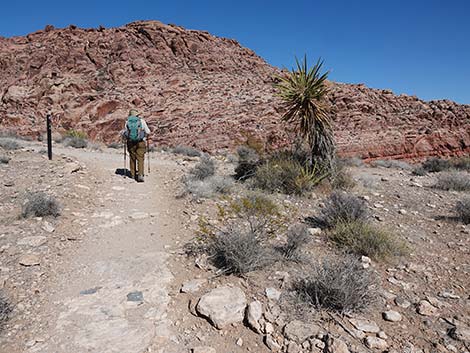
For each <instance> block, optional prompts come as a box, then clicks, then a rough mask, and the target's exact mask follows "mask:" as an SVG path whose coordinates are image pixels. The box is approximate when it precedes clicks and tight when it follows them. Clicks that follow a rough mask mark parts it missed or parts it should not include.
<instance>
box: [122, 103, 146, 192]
mask: <svg viewBox="0 0 470 353" xmlns="http://www.w3.org/2000/svg"><path fill="white" fill-rule="evenodd" d="M149 134H150V129H149V128H148V126H147V123H146V122H145V120H144V119H142V118H141V117H139V113H138V112H137V110H135V109H131V110H130V111H129V116H128V118H127V121H126V125H125V127H124V130H123V131H122V136H123V137H124V138H125V139H126V141H127V151H128V152H129V159H130V170H131V178H133V179H135V180H136V181H137V182H139V183H142V182H143V181H144V160H145V149H146V145H145V141H146V139H147V138H148V135H149ZM136 162H137V170H136ZM136 171H137V173H136Z"/></svg>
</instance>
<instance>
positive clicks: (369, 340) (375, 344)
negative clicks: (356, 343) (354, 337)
mask: <svg viewBox="0 0 470 353" xmlns="http://www.w3.org/2000/svg"><path fill="white" fill-rule="evenodd" d="M364 342H365V345H366V347H367V348H370V349H385V348H387V347H388V344H387V341H385V340H383V339H382V338H379V337H372V336H367V337H366V338H365V340H364Z"/></svg>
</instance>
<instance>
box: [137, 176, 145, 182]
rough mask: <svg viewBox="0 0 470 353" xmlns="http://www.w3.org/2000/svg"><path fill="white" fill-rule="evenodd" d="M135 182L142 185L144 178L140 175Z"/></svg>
mask: <svg viewBox="0 0 470 353" xmlns="http://www.w3.org/2000/svg"><path fill="white" fill-rule="evenodd" d="M136 180H137V182H139V183H143V182H144V177H143V176H142V175H138V176H137V179H136Z"/></svg>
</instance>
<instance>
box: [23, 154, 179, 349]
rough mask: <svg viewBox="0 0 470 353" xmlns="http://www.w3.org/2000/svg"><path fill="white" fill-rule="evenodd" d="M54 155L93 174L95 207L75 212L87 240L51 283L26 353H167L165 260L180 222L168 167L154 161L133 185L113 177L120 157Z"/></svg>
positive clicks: (167, 274)
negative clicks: (42, 326)
mask: <svg viewBox="0 0 470 353" xmlns="http://www.w3.org/2000/svg"><path fill="white" fill-rule="evenodd" d="M60 152H61V153H65V154H67V155H70V156H72V157H74V158H77V159H78V160H79V162H80V163H84V164H85V165H86V166H87V168H88V170H89V172H90V173H93V174H94V175H95V176H96V177H97V179H98V185H97V188H96V189H97V190H96V198H95V200H94V201H95V202H96V203H97V205H98V207H96V208H95V209H90V210H83V213H80V214H77V215H76V216H77V217H78V218H81V219H85V220H87V222H88V223H87V224H86V228H87V236H86V237H85V239H84V240H83V242H81V243H80V245H79V248H78V249H77V251H76V254H75V255H74V256H71V257H70V258H69V259H68V261H66V263H65V266H63V268H62V269H61V270H60V271H59V274H58V275H57V276H56V278H55V283H54V281H52V283H53V286H52V288H51V289H50V291H51V292H50V300H49V302H48V304H47V305H46V306H45V307H44V308H43V310H42V312H43V313H42V314H43V315H44V316H47V317H48V320H47V321H48V325H47V326H48V327H47V329H46V330H45V332H44V337H43V342H37V343H35V344H34V345H33V346H32V347H30V348H29V349H28V350H27V352H28V353H32V352H41V353H63V352H74V353H81V352H96V353H98V352H99V353H108V352H109V353H111V352H116V353H117V352H119V353H124V352H126V353H134V352H135V353H140V352H166V353H167V352H172V351H173V349H176V348H175V347H174V348H172V347H171V346H172V345H174V343H173V342H172V341H171V338H172V332H171V330H170V322H169V319H168V317H167V315H168V314H167V307H168V303H169V301H170V297H169V295H168V288H169V285H170V283H171V281H172V279H173V276H172V273H171V272H170V271H169V268H168V264H167V261H168V257H169V253H168V251H169V250H168V249H169V248H171V247H172V245H171V244H172V243H173V242H174V234H175V233H176V229H178V226H179V223H178V222H179V221H178V219H177V218H176V217H174V215H173V214H171V213H170V212H169V210H170V205H171V203H172V202H174V198H173V197H171V195H170V194H169V193H168V192H166V191H165V182H166V181H165V180H167V179H168V174H169V173H170V174H171V169H172V168H174V165H172V162H171V161H163V160H154V161H152V163H153V165H152V167H153V172H152V173H151V174H150V175H148V176H147V177H146V182H145V183H136V182H135V181H133V180H131V179H129V178H124V177H122V176H119V175H116V174H115V171H116V168H117V167H121V168H122V155H119V154H117V153H100V152H85V151H79V150H71V149H64V150H61V151H60ZM100 182H101V183H100ZM173 339H174V338H173ZM176 351H178V350H176Z"/></svg>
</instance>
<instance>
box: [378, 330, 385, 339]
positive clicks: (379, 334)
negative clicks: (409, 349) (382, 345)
mask: <svg viewBox="0 0 470 353" xmlns="http://www.w3.org/2000/svg"><path fill="white" fill-rule="evenodd" d="M377 337H379V338H381V339H383V340H386V339H387V338H388V336H387V334H386V333H385V332H383V331H380V332H379V333H378V334H377Z"/></svg>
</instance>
